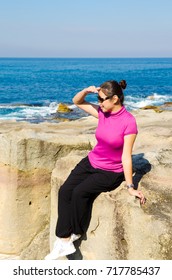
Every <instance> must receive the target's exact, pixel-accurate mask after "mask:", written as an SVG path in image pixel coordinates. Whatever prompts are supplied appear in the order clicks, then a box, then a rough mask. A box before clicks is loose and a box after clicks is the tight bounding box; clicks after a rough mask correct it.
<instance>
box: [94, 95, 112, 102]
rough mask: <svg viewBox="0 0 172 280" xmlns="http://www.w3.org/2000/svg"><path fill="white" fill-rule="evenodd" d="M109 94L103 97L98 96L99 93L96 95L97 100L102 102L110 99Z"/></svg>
mask: <svg viewBox="0 0 172 280" xmlns="http://www.w3.org/2000/svg"><path fill="white" fill-rule="evenodd" d="M110 98H111V97H110V96H107V97H105V98H102V97H100V96H99V95H98V96H97V99H98V102H100V103H103V102H104V101H105V100H107V99H110Z"/></svg>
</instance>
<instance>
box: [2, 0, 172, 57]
mask: <svg viewBox="0 0 172 280" xmlns="http://www.w3.org/2000/svg"><path fill="white" fill-rule="evenodd" d="M171 11H172V1H171V0H162V1H161V0H80V1H79V0H47V1H46V0H0V37H1V39H0V57H172V16H171V14H172V12H171Z"/></svg>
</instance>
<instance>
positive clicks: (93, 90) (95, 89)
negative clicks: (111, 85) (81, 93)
mask: <svg viewBox="0 0 172 280" xmlns="http://www.w3.org/2000/svg"><path fill="white" fill-rule="evenodd" d="M99 90H100V87H95V86H89V87H88V88H85V91H86V92H87V93H98V92H99Z"/></svg>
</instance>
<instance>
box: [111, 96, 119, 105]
mask: <svg viewBox="0 0 172 280" xmlns="http://www.w3.org/2000/svg"><path fill="white" fill-rule="evenodd" d="M112 100H113V104H118V103H119V97H118V96H117V95H114V96H113V97H112Z"/></svg>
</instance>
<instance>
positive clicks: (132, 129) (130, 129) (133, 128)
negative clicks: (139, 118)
mask: <svg viewBox="0 0 172 280" xmlns="http://www.w3.org/2000/svg"><path fill="white" fill-rule="evenodd" d="M137 133H138V128H137V123H136V120H135V118H134V117H133V116H131V117H130V118H128V121H127V124H126V128H125V130H124V135H129V134H137Z"/></svg>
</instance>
